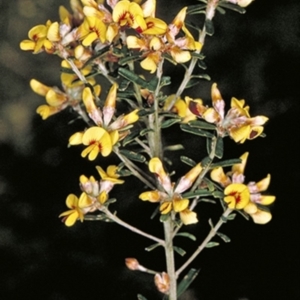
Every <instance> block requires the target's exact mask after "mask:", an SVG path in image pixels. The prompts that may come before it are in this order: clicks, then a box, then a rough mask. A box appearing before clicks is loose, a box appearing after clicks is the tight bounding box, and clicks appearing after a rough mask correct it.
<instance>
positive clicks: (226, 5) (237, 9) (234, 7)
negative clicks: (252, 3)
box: [219, 2, 246, 14]
mask: <svg viewBox="0 0 300 300" xmlns="http://www.w3.org/2000/svg"><path fill="white" fill-rule="evenodd" d="M219 6H222V7H224V8H227V9H230V10H233V11H235V12H238V13H240V14H244V13H245V12H246V9H245V8H243V7H241V6H239V5H235V4H233V3H228V2H221V3H220V4H219Z"/></svg>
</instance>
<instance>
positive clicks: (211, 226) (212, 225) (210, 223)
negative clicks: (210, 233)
mask: <svg viewBox="0 0 300 300" xmlns="http://www.w3.org/2000/svg"><path fill="white" fill-rule="evenodd" d="M208 224H209V226H210V228H214V224H213V222H212V220H211V219H209V220H208Z"/></svg>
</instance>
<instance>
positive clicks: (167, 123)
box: [161, 118, 181, 128]
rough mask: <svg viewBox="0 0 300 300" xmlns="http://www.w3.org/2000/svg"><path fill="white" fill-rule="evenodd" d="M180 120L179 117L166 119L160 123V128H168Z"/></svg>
mask: <svg viewBox="0 0 300 300" xmlns="http://www.w3.org/2000/svg"><path fill="white" fill-rule="evenodd" d="M180 122H181V118H180V119H179V118H176V119H168V120H166V121H164V122H162V123H161V128H168V127H171V126H172V125H174V124H177V123H180Z"/></svg>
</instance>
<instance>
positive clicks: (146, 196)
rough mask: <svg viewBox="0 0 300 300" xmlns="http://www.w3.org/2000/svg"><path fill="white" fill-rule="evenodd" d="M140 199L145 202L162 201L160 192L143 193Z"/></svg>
mask: <svg viewBox="0 0 300 300" xmlns="http://www.w3.org/2000/svg"><path fill="white" fill-rule="evenodd" d="M139 198H140V199H141V200H143V201H150V202H153V203H155V202H159V201H160V194H159V192H158V191H148V192H144V193H141V194H140V195H139Z"/></svg>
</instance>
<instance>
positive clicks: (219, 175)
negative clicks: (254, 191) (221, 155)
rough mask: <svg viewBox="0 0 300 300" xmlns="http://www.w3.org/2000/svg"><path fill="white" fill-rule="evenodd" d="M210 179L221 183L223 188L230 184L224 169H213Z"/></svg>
mask: <svg viewBox="0 0 300 300" xmlns="http://www.w3.org/2000/svg"><path fill="white" fill-rule="evenodd" d="M210 178H211V179H212V180H213V181H215V182H218V183H220V184H221V185H222V186H227V185H228V184H230V179H229V177H228V176H226V175H225V173H224V171H223V168H222V167H218V168H215V169H213V170H212V171H211V173H210Z"/></svg>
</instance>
